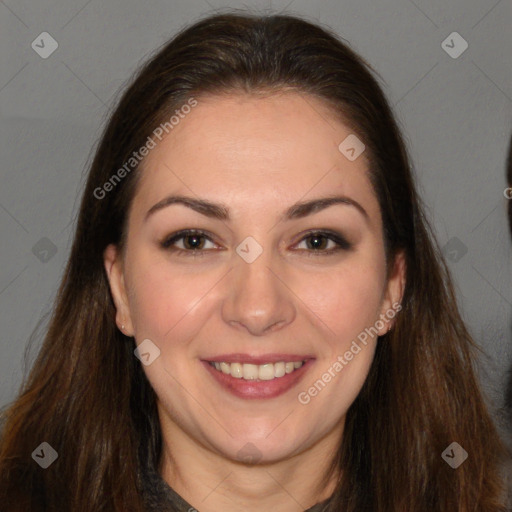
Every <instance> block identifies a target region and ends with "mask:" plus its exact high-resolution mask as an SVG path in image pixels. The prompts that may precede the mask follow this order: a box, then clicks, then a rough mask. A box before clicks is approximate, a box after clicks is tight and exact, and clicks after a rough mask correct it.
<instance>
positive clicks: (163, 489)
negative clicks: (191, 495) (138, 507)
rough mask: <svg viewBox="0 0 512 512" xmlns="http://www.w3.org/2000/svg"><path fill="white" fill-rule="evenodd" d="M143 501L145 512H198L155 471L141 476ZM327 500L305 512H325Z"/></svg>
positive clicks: (147, 471) (146, 472) (148, 471)
mask: <svg viewBox="0 0 512 512" xmlns="http://www.w3.org/2000/svg"><path fill="white" fill-rule="evenodd" d="M142 484H143V496H144V497H143V499H144V504H145V508H146V510H147V512H200V511H199V510H197V509H196V508H194V507H193V506H192V505H190V504H189V503H187V502H186V501H185V500H184V499H183V498H182V497H181V496H180V495H179V494H178V493H177V492H176V491H175V490H174V489H172V488H171V487H170V486H169V485H168V484H167V482H166V481H165V480H164V479H163V478H162V477H161V476H160V475H159V474H158V473H156V472H155V471H153V470H146V471H145V472H144V474H143V475H142ZM328 501H329V500H328V499H327V500H325V501H322V502H321V503H317V504H316V505H313V506H312V507H310V508H308V509H307V510H306V511H305V512H325V510H327V504H328Z"/></svg>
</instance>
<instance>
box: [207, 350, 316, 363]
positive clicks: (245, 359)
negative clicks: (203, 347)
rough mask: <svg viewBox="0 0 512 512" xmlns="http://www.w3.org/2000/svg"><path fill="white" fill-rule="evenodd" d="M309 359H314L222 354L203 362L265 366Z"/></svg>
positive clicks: (308, 357) (300, 356)
mask: <svg viewBox="0 0 512 512" xmlns="http://www.w3.org/2000/svg"><path fill="white" fill-rule="evenodd" d="M308 359H314V357H313V356H312V355H300V354H276V353H273V354H260V355H250V354H240V353H236V354H222V355H220V356H212V357H206V358H204V359H203V361H208V362H214V363H222V362H224V363H249V364H265V363H279V362H281V361H284V362H298V361H306V360H308Z"/></svg>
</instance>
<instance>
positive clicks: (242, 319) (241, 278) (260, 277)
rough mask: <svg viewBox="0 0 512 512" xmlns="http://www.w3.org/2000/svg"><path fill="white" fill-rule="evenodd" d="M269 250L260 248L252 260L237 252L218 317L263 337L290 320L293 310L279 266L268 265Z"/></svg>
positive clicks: (293, 316) (270, 263) (270, 258)
mask: <svg viewBox="0 0 512 512" xmlns="http://www.w3.org/2000/svg"><path fill="white" fill-rule="evenodd" d="M273 259H274V260H275V257H273V255H272V252H271V250H270V249H269V250H265V249H264V250H263V252H262V254H261V255H260V256H259V257H258V258H257V259H256V260H255V261H253V262H252V263H247V262H246V261H244V260H243V259H242V258H241V257H239V256H238V255H237V254H235V255H234V267H233V270H232V271H231V272H230V273H229V279H230V281H229V283H228V290H229V291H228V293H227V296H226V299H225V301H224V303H223V308H222V316H223V319H224V321H225V322H226V323H228V324H229V325H230V326H231V327H234V328H237V329H241V330H245V331H247V332H249V333H250V334H251V335H253V336H263V335H265V334H267V333H269V332H274V331H275V330H277V329H279V328H283V327H284V326H286V325H288V324H290V323H291V322H293V320H294V318H295V315H296V309H295V306H294V303H293V297H294V295H293V292H292V291H291V290H290V289H289V288H288V287H287V285H286V279H285V276H284V275H283V272H282V269H281V271H280V268H278V265H276V264H275V261H274V265H272V263H273V261H272V260H273Z"/></svg>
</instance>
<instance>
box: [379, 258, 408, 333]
mask: <svg viewBox="0 0 512 512" xmlns="http://www.w3.org/2000/svg"><path fill="white" fill-rule="evenodd" d="M405 281H406V261H405V251H404V250H400V251H398V252H397V253H396V256H395V260H394V262H393V268H392V270H391V273H390V275H389V278H388V283H387V286H386V291H385V295H384V300H383V309H382V311H381V315H380V318H381V319H383V320H384V323H385V326H384V327H383V329H381V330H380V331H382V332H379V336H383V335H384V334H386V333H387V332H388V331H390V330H391V329H392V328H393V325H394V323H395V320H394V318H395V316H396V315H397V314H398V312H399V311H400V310H401V309H402V306H401V303H402V298H403V294H404V290H405Z"/></svg>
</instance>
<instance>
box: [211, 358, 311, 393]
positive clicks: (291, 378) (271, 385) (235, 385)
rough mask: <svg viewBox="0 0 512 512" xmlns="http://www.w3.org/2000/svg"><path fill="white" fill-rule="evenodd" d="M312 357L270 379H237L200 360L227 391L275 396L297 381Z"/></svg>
mask: <svg viewBox="0 0 512 512" xmlns="http://www.w3.org/2000/svg"><path fill="white" fill-rule="evenodd" d="M313 362H314V359H308V360H307V361H306V362H305V363H304V364H303V365H302V366H301V367H300V368H297V369H296V370H294V371H293V372H291V373H287V374H285V375H283V377H276V378H274V379H272V380H260V381H255V380H245V379H237V378H236V377H232V376H231V375H229V374H226V373H223V372H220V371H219V370H217V369H216V368H214V367H213V366H212V365H211V364H210V363H208V362H207V361H201V363H203V365H204V366H205V368H206V370H207V371H209V372H210V374H211V375H212V376H213V378H214V379H215V380H216V381H217V382H218V383H219V384H220V385H221V386H222V387H223V388H224V389H226V390H227V391H229V392H230V393H232V394H233V395H235V396H237V397H239V398H253V399H255V398H256V399H257V398H275V397H276V396H279V395H282V394H283V393H286V392H287V391H288V390H290V389H291V388H292V387H293V386H295V385H296V384H298V383H299V381H300V380H301V379H302V377H304V375H305V373H306V372H307V371H308V370H309V368H310V366H311V365H312V364H313Z"/></svg>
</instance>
